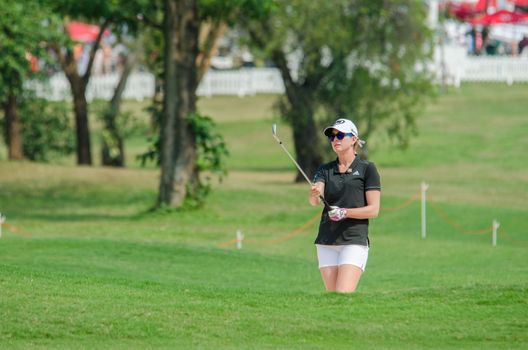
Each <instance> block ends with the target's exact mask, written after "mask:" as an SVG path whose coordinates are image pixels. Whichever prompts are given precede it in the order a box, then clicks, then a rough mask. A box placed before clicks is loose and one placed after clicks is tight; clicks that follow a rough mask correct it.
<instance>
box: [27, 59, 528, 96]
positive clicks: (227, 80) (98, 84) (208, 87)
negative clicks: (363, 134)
mask: <svg viewBox="0 0 528 350" xmlns="http://www.w3.org/2000/svg"><path fill="white" fill-rule="evenodd" d="M444 52H445V53H444V56H443V57H444V58H443V62H444V65H443V66H444V70H443V73H444V74H445V77H446V78H447V81H448V82H449V83H450V84H454V85H456V86H458V85H459V84H460V82H466V81H467V82H470V81H471V82H504V83H508V84H512V83H516V82H528V58H527V57H492V56H483V57H472V56H466V55H465V53H464V52H460V51H459V50H458V51H457V50H449V49H447V50H446V51H444ZM441 57H442V56H441V53H440V52H437V55H436V57H435V65H434V67H436V69H437V72H438V76H439V77H440V76H441V74H442V69H441V67H442V64H441V61H442V59H441ZM118 81H119V75H117V74H110V75H104V76H93V77H92V78H91V79H90V83H89V84H88V87H87V92H86V97H87V99H88V100H89V101H91V100H93V99H104V100H110V99H111V98H112V95H113V93H114V89H115V87H116V86H117V83H118ZM29 85H30V86H31V87H32V88H33V89H35V91H36V92H37V95H38V96H40V97H44V98H47V99H49V100H53V101H61V100H69V99H71V91H70V85H69V83H68V81H67V79H66V77H65V76H64V74H57V75H55V76H53V77H52V78H51V79H50V80H49V82H47V83H37V82H32V83H31V84H29ZM283 92H284V84H283V81H282V78H281V75H280V73H279V71H278V70H277V69H275V68H246V69H239V70H230V71H215V70H211V71H209V72H208V73H207V74H206V75H205V76H204V78H203V80H202V82H201V83H200V85H199V87H198V91H197V93H198V95H199V96H213V95H237V96H247V95H255V94H259V93H274V94H280V93H283ZM153 94H154V76H153V75H152V74H150V73H145V72H137V73H133V74H131V76H130V77H129V80H128V82H127V86H126V88H125V91H124V92H123V98H125V99H135V100H139V101H140V100H143V99H145V98H150V97H152V96H153Z"/></svg>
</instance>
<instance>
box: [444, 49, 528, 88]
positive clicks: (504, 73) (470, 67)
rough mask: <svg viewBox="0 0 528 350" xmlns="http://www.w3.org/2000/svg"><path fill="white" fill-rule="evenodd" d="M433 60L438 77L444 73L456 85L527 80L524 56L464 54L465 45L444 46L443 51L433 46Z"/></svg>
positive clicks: (521, 81)
mask: <svg viewBox="0 0 528 350" xmlns="http://www.w3.org/2000/svg"><path fill="white" fill-rule="evenodd" d="M434 60H435V64H434V67H435V69H436V71H437V76H438V78H439V80H441V77H442V74H444V75H445V78H446V79H447V82H448V83H450V84H453V85H456V86H458V85H460V83H461V82H504V83H507V84H512V83H526V82H528V57H526V56H515V57H513V56H468V55H467V54H466V51H465V48H462V47H449V46H448V47H446V48H444V49H443V51H442V49H441V48H437V50H436V51H435V59H434ZM442 67H443V68H442Z"/></svg>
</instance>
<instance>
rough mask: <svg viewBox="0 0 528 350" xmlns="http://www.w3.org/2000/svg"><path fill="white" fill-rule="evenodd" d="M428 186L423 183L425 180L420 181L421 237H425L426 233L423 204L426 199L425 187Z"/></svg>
mask: <svg viewBox="0 0 528 350" xmlns="http://www.w3.org/2000/svg"><path fill="white" fill-rule="evenodd" d="M428 188H429V185H428V184H426V183H425V181H422V185H421V192H422V239H425V236H426V234H427V232H426V231H427V229H426V218H425V214H426V212H425V204H426V199H427V196H426V192H427V189H428Z"/></svg>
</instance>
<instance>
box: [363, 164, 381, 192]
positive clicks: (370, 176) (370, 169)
mask: <svg viewBox="0 0 528 350" xmlns="http://www.w3.org/2000/svg"><path fill="white" fill-rule="evenodd" d="M365 190H366V191H368V190H381V182H380V176H379V173H378V169H376V166H375V165H374V163H369V165H368V166H367V170H366V171H365Z"/></svg>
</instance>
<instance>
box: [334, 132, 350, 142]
mask: <svg viewBox="0 0 528 350" xmlns="http://www.w3.org/2000/svg"><path fill="white" fill-rule="evenodd" d="M345 136H354V134H352V133H351V132H349V133H346V134H345V133H344V132H341V131H339V132H338V133H337V134H335V135H328V139H329V140H330V142H332V141H334V139H335V138H336V137H337V139H338V140H342V139H344V138H345Z"/></svg>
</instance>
